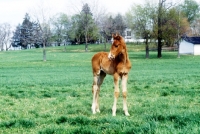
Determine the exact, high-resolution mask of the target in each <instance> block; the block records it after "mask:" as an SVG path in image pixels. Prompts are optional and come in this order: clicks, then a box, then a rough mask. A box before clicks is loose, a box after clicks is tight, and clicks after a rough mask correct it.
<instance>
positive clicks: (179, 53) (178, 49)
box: [177, 41, 180, 58]
mask: <svg viewBox="0 0 200 134" xmlns="http://www.w3.org/2000/svg"><path fill="white" fill-rule="evenodd" d="M177 46H178V58H180V51H179V47H180V44H179V41H178V43H177Z"/></svg>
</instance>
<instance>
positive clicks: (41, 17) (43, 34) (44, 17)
mask: <svg viewBox="0 0 200 134" xmlns="http://www.w3.org/2000/svg"><path fill="white" fill-rule="evenodd" d="M49 12H50V10H49V9H48V8H44V5H43V3H41V4H40V5H39V6H38V8H37V10H35V12H34V13H33V16H34V21H35V25H36V26H37V29H38V30H37V32H36V33H37V34H36V35H35V36H36V37H38V38H39V39H40V40H42V46H43V61H46V46H47V45H48V43H49V40H50V37H51V30H50V16H49Z"/></svg>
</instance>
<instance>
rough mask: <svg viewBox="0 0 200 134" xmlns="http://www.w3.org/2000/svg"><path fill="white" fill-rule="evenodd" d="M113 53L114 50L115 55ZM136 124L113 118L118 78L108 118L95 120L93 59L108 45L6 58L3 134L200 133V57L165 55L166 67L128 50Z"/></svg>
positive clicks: (103, 98)
mask: <svg viewBox="0 0 200 134" xmlns="http://www.w3.org/2000/svg"><path fill="white" fill-rule="evenodd" d="M109 48H110V46H109V45H108V46H107V51H109ZM128 49H129V57H130V60H131V62H132V69H131V72H130V74H129V80H128V108H129V113H130V114H131V116H130V117H125V116H124V114H123V110H122V95H121V96H120V98H119V101H118V105H117V106H118V109H117V116H116V117H112V113H111V107H112V104H113V100H114V99H113V93H114V88H113V78H112V76H109V75H107V77H106V78H105V81H104V83H103V85H102V88H101V93H100V110H101V113H99V114H96V115H92V112H91V103H92V92H91V89H92V79H93V78H92V70H91V57H92V56H93V54H94V53H95V52H97V51H103V50H104V46H103V45H89V52H87V53H85V52H84V46H83V45H80V46H67V51H66V52H65V51H64V47H51V48H47V61H46V62H43V61H42V49H32V50H22V51H9V52H0V98H1V99H0V104H1V105H0V133H28V134H35V133H42V134H51V133H52V134H53V133H56V134H61V133H87V134H88V133H110V134H111V133H115V134H116V133H136V134H138V133H140V134H146V133H156V134H164V133H165V134H166V133H200V127H199V125H200V96H199V94H200V85H199V82H200V73H199V68H200V64H199V61H200V56H192V55H184V56H181V58H177V52H163V57H162V58H161V59H157V58H156V52H150V59H145V58H144V56H145V52H144V51H143V50H142V49H143V46H140V45H131V44H129V45H128Z"/></svg>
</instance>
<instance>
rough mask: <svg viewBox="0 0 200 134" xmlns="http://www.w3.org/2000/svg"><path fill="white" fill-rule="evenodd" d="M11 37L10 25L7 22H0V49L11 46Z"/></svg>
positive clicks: (6, 48)
mask: <svg viewBox="0 0 200 134" xmlns="http://www.w3.org/2000/svg"><path fill="white" fill-rule="evenodd" d="M10 39H11V26H10V24H9V23H3V24H0V48H1V51H3V50H4V48H5V50H6V51H7V50H8V49H9V48H10V47H11V43H10V44H9V41H10Z"/></svg>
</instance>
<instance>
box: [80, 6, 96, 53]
mask: <svg viewBox="0 0 200 134" xmlns="http://www.w3.org/2000/svg"><path fill="white" fill-rule="evenodd" d="M80 17H81V20H80V21H81V22H82V26H83V28H84V35H85V51H86V52H87V51H88V44H87V43H88V30H89V28H90V27H91V25H92V24H93V23H94V21H93V19H92V13H91V11H90V7H89V5H88V4H87V3H86V4H84V5H83V7H82V11H81V14H80Z"/></svg>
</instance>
